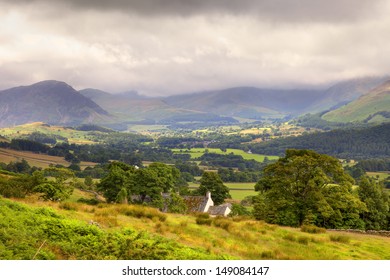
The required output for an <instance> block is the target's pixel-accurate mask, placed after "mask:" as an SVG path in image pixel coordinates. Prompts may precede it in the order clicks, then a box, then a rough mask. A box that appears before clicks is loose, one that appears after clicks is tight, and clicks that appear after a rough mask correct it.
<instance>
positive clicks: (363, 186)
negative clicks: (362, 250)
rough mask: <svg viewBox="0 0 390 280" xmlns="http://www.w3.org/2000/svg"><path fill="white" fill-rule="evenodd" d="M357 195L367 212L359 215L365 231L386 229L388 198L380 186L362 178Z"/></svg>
mask: <svg viewBox="0 0 390 280" xmlns="http://www.w3.org/2000/svg"><path fill="white" fill-rule="evenodd" d="M358 193H359V197H360V199H361V201H363V202H364V203H365V204H366V206H367V211H366V212H363V213H362V215H361V216H362V219H363V221H364V222H365V224H366V229H371V230H380V229H388V218H389V216H390V213H389V196H388V195H387V193H386V192H385V190H384V188H383V186H382V184H381V183H379V182H377V181H376V180H375V179H372V178H369V177H367V176H364V177H362V178H361V180H360V184H359V188H358Z"/></svg>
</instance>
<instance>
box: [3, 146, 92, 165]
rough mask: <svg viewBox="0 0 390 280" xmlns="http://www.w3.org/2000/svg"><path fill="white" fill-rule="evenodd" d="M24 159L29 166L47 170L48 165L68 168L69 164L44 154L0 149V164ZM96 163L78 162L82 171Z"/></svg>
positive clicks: (59, 158)
mask: <svg viewBox="0 0 390 280" xmlns="http://www.w3.org/2000/svg"><path fill="white" fill-rule="evenodd" d="M22 159H25V160H26V161H27V162H28V164H29V165H30V166H36V167H41V168H47V167H49V166H50V165H57V164H60V165H63V166H69V165H70V163H69V162H67V161H66V160H65V159H64V158H63V157H56V156H49V155H44V154H36V153H33V152H27V151H15V150H9V149H3V148H0V162H4V163H7V164H8V163H10V162H11V161H20V160H22ZM94 165H96V163H93V162H85V161H82V162H80V168H81V169H84V168H86V167H87V166H94Z"/></svg>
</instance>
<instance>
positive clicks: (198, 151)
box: [172, 148, 279, 162]
mask: <svg viewBox="0 0 390 280" xmlns="http://www.w3.org/2000/svg"><path fill="white" fill-rule="evenodd" d="M206 150H208V152H209V153H216V154H221V155H228V154H230V153H233V154H234V155H240V156H242V157H243V158H244V159H247V160H251V159H254V160H256V161H258V162H263V161H264V158H265V157H267V158H268V159H269V160H275V159H278V158H279V157H277V156H268V155H259V154H250V153H247V152H245V151H243V150H239V149H227V150H226V152H223V151H222V150H221V149H217V148H207V149H206V148H193V149H189V150H185V149H172V152H174V153H177V154H189V155H191V159H196V158H199V157H201V156H202V155H203V154H204V153H205V152H206Z"/></svg>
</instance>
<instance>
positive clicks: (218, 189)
mask: <svg viewBox="0 0 390 280" xmlns="http://www.w3.org/2000/svg"><path fill="white" fill-rule="evenodd" d="M208 191H209V192H211V198H212V200H213V201H214V203H215V205H219V204H222V203H223V202H224V200H225V199H226V198H231V196H230V193H229V189H228V187H226V186H225V185H224V184H223V182H222V180H221V177H219V175H218V173H216V172H204V173H203V175H202V178H201V179H200V186H199V188H198V189H197V190H196V191H195V193H196V194H199V195H206V193H207V192H208Z"/></svg>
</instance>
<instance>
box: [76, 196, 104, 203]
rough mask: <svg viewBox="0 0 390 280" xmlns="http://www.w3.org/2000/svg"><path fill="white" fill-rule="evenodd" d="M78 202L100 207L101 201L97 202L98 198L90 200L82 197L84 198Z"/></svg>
mask: <svg viewBox="0 0 390 280" xmlns="http://www.w3.org/2000/svg"><path fill="white" fill-rule="evenodd" d="M77 202H79V203H85V204H88V205H98V204H99V202H100V201H99V200H97V199H96V198H90V199H88V198H84V197H82V198H79V199H78V200H77Z"/></svg>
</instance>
